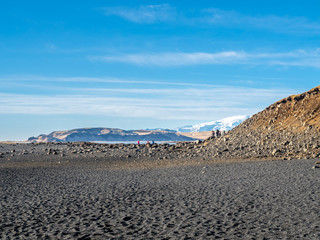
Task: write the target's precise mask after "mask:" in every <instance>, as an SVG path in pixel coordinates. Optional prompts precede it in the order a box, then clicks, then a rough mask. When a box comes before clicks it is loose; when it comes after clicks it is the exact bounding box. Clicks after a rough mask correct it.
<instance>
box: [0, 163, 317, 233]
mask: <svg viewBox="0 0 320 240" xmlns="http://www.w3.org/2000/svg"><path fill="white" fill-rule="evenodd" d="M314 161H315V160H291V161H265V162H261V161H260V162H237V163H220V164H210V165H209V164H207V165H193V166H192V165H191V166H175V167H167V168H164V167H160V168H159V167H156V168H126V169H108V168H107V167H103V165H99V166H98V165H96V164H89V163H87V164H85V165H74V166H72V165H63V164H60V165H59V164H56V165H54V166H53V165H52V166H39V167H35V166H33V167H26V166H24V167H19V166H15V167H14V166H11V167H5V166H2V167H1V168H0V189H1V191H0V192H1V196H0V209H1V218H0V238H1V239H320V217H319V216H320V203H319V197H320V188H319V186H320V171H319V169H312V166H313V163H314Z"/></svg>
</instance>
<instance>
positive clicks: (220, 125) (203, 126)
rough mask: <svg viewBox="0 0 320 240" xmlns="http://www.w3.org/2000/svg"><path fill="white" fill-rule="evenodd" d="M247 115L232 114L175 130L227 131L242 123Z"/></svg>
mask: <svg viewBox="0 0 320 240" xmlns="http://www.w3.org/2000/svg"><path fill="white" fill-rule="evenodd" d="M249 117H250V116H246V115H240V116H233V117H228V118H223V119H221V120H217V121H212V122H206V123H200V124H196V125H188V126H184V127H179V128H176V129H175V130H176V131H177V132H205V131H212V130H217V129H219V130H222V131H229V130H231V129H232V128H234V127H236V126H238V125H239V124H240V123H242V122H243V121H245V120H246V119H248V118H249Z"/></svg>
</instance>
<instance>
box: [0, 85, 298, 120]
mask: <svg viewBox="0 0 320 240" xmlns="http://www.w3.org/2000/svg"><path fill="white" fill-rule="evenodd" d="M82 90H85V91H86V94H85V95H84V94H81V91H82ZM105 90H106V93H105V94H97V90H96V89H92V90H91V91H90V92H89V91H88V89H87V90H86V89H78V91H79V92H77V93H76V94H74V95H71V94H69V95H54V96H42V95H23V94H4V93H2V94H0V106H1V108H0V114H33V115H56V114H78V115H93V116H94V115H104V116H112V117H140V118H145V119H170V120H197V121H204V120H214V119H219V118H220V117H227V116H233V115H239V114H248V115H250V114H253V113H255V112H257V111H259V110H262V108H264V107H266V105H267V104H268V103H270V104H271V103H273V102H274V101H276V100H278V99H279V98H281V97H286V96H287V95H289V94H291V93H293V91H292V90H286V89H255V88H235V87H223V86H221V87H219V88H212V89H178V90H177V89H113V90H112V91H118V92H121V93H123V95H120V96H118V97H110V94H109V92H108V91H110V89H105ZM90 93H91V94H90ZM130 93H136V95H134V96H131V95H128V94H130ZM128 96H130V97H128Z"/></svg>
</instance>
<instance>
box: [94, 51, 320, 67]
mask: <svg viewBox="0 0 320 240" xmlns="http://www.w3.org/2000/svg"><path fill="white" fill-rule="evenodd" d="M90 59H91V60H98V61H105V62H121V63H128V64H136V65H143V66H185V65H201V64H214V65H219V64H223V65H231V64H249V65H281V66H307V67H316V68H319V67H320V49H315V50H311V51H306V50H294V51H290V52H278V53H275V52H271V53H249V52H245V51H226V52H217V53H206V52H193V53H181V52H179V53H176V52H171V53H169V52H167V53H155V54H150V53H137V54H124V55H116V56H99V57H91V58H90Z"/></svg>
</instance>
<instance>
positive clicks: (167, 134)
mask: <svg viewBox="0 0 320 240" xmlns="http://www.w3.org/2000/svg"><path fill="white" fill-rule="evenodd" d="M197 139H198V138H193V137H188V136H185V135H181V134H179V133H177V132H175V131H170V130H167V131H164V130H122V129H118V128H80V129H72V130H67V131H55V132H52V133H50V134H48V135H45V134H42V135H39V136H38V137H31V138H29V139H28V141H30V142H82V141H87V142H90V141H192V140H197Z"/></svg>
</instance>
